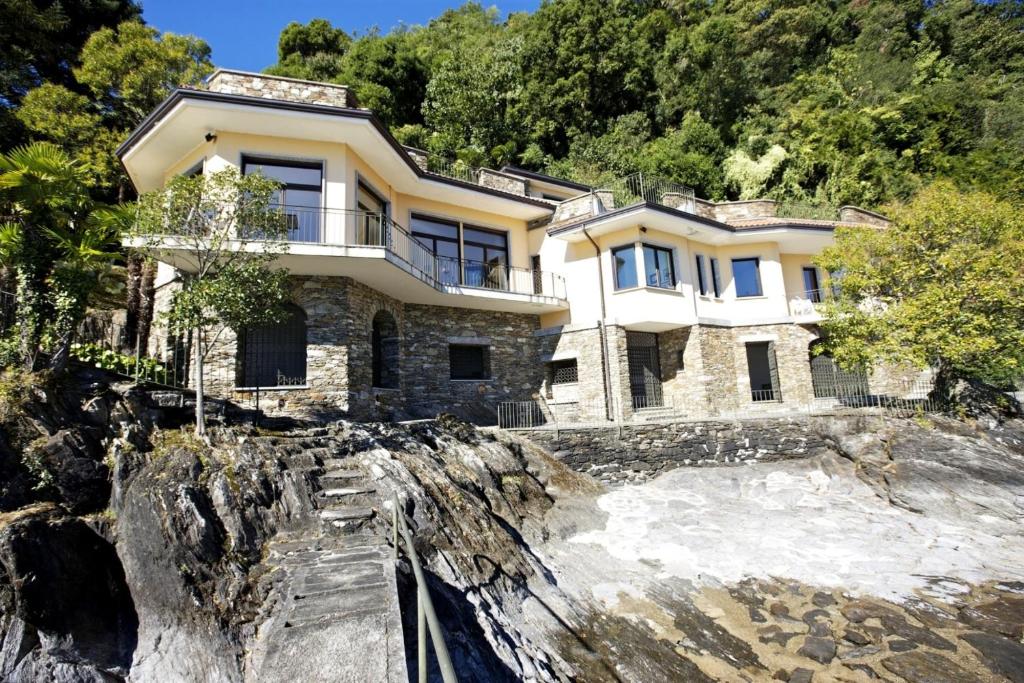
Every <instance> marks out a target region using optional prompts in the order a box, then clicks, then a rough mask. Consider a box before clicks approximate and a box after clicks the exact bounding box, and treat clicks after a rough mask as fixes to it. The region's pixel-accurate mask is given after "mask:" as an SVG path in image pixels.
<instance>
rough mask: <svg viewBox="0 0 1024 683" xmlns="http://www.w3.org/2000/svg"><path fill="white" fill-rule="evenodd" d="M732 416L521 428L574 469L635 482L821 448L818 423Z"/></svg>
mask: <svg viewBox="0 0 1024 683" xmlns="http://www.w3.org/2000/svg"><path fill="white" fill-rule="evenodd" d="M822 419H826V418H805V419H800V420H785V419H781V420H780V419H772V420H736V421H711V422H674V423H668V424H649V425H647V424H641V425H625V426H623V427H621V428H600V429H560V430H558V431H557V432H556V431H554V430H538V431H530V432H522V433H521V434H522V435H523V436H525V437H526V438H528V439H529V440H530V441H532V442H533V443H535V444H537V445H538V446H540V447H541V448H543V449H545V450H547V451H548V452H549V453H551V454H552V455H554V457H555V458H557V459H559V460H561V461H562V462H564V463H565V464H567V465H569V466H570V467H572V468H573V469H574V470H576V471H578V472H583V473H586V474H590V475H592V476H594V477H597V478H598V479H600V480H602V481H605V482H608V483H615V482H626V481H629V482H636V481H644V480H646V479H649V478H652V477H654V476H657V475H658V474H660V473H662V472H665V471H668V470H671V469H675V468H677V467H683V466H688V465H740V464H745V463H751V462H765V461H773V460H786V459H790V458H802V457H808V456H812V455H815V454H817V453H819V452H821V451H822V450H823V449H824V448H826V442H825V440H824V438H823V437H822V436H821V435H820V433H821V430H820V429H819V425H818V422H819V421H820V420H822Z"/></svg>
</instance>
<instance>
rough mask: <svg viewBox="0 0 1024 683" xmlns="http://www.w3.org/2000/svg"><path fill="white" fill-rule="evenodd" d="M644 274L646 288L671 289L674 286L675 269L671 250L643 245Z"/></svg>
mask: <svg viewBox="0 0 1024 683" xmlns="http://www.w3.org/2000/svg"><path fill="white" fill-rule="evenodd" d="M644 272H645V275H646V276H647V286H648V287H661V288H663V289H673V288H674V287H675V286H676V267H675V264H674V263H673V258H672V250H671V249H664V248H662V247H653V246H651V245H649V244H645V245H644Z"/></svg>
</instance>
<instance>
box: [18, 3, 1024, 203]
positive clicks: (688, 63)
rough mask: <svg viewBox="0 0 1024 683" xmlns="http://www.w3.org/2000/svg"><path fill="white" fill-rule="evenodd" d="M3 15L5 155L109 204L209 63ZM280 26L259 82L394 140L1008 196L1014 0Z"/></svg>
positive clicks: (198, 43) (1022, 13) (627, 7)
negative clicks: (272, 59)
mask: <svg viewBox="0 0 1024 683" xmlns="http://www.w3.org/2000/svg"><path fill="white" fill-rule="evenodd" d="M2 5H3V6H4V7H3V10H2V11H3V14H4V16H5V17H10V18H12V19H16V21H15V20H12V21H6V20H5V21H4V22H3V27H2V28H0V87H2V89H3V96H2V98H0V104H2V106H0V134H2V138H0V140H2V145H3V148H4V149H10V148H12V147H14V146H16V145H17V144H19V143H22V142H25V141H27V140H30V139H44V140H52V141H54V142H56V143H57V144H59V145H61V146H62V147H64V148H65V149H66V150H67V151H68V152H69V153H70V154H72V155H73V156H75V157H77V158H79V159H81V160H82V162H83V164H84V165H85V166H87V167H88V169H89V170H90V178H91V182H92V184H93V186H94V190H95V192H96V193H98V194H100V195H103V198H104V199H110V200H120V199H125V198H130V197H131V194H132V188H131V187H130V184H129V183H127V181H126V179H125V178H124V176H123V172H122V170H121V168H120V165H119V164H118V163H117V161H116V159H115V158H114V156H113V149H114V148H115V147H116V146H117V144H118V143H119V142H120V140H122V139H123V138H124V137H125V135H126V134H127V133H128V132H129V131H130V130H131V129H132V128H133V127H134V126H135V125H137V123H138V122H139V121H140V120H141V119H142V118H143V117H144V116H145V114H146V113H147V112H148V111H149V110H150V109H151V108H152V107H153V106H155V105H156V104H157V103H158V102H159V101H160V100H161V99H162V98H163V97H164V96H165V95H166V94H167V92H168V91H169V89H171V88H172V87H174V86H175V85H178V84H181V83H185V84H196V83H198V82H199V81H200V80H201V79H202V78H203V77H204V76H205V75H207V74H208V73H209V72H210V71H211V70H212V66H213V65H212V62H211V59H210V57H211V51H210V47H209V46H208V45H207V44H206V43H205V42H204V41H203V40H202V39H201V37H194V36H178V35H173V34H167V33H164V34H161V33H160V32H159V31H157V30H156V29H154V28H152V27H149V26H146V25H144V24H143V23H142V20H141V10H140V7H139V6H138V5H136V4H134V3H132V2H125V1H124V0H75V1H73V2H60V3H57V2H52V3H47V2H29V1H27V0H2ZM282 29H283V30H282V32H281V34H280V40H279V43H278V61H277V63H275V64H273V65H268V68H267V69H266V71H267V72H268V73H272V74H278V75H283V76H290V77H295V78H305V79H313V80H320V81H329V82H334V83H341V84H345V85H348V86H351V87H352V88H354V90H355V92H356V94H357V96H358V98H359V100H360V102H361V103H362V105H363V106H366V107H369V108H371V109H373V110H374V111H376V112H377V113H378V114H379V115H380V116H381V118H382V119H383V120H384V121H385V122H386V123H387V124H388V125H389V126H390V127H391V128H392V130H393V131H394V133H395V135H396V136H397V137H398V139H399V140H400V141H402V142H403V143H405V144H409V145H413V146H416V147H420V148H424V149H427V150H429V151H430V152H433V153H435V154H438V155H441V156H445V157H448V158H455V159H460V160H462V161H464V162H466V163H468V164H470V165H480V166H492V167H500V166H501V165H503V164H514V165H518V166H522V167H525V168H529V169H534V170H540V171H546V172H548V173H551V174H553V175H557V176H563V177H568V178H572V179H575V180H580V181H584V182H598V181H600V180H601V179H603V178H608V177H613V176H620V175H626V174H629V173H633V172H636V171H644V172H647V173H653V174H657V175H660V176H664V177H667V178H668V179H671V180H674V181H677V182H681V183H684V184H687V185H690V186H692V187H693V188H694V189H695V190H696V192H697V194H698V196H703V197H707V198H711V199H740V198H750V197H755V196H769V197H773V198H777V199H784V200H788V201H796V202H803V203H808V204H814V205H820V206H823V207H824V206H832V207H834V206H838V205H842V204H858V205H862V206H866V207H881V206H883V205H885V204H886V203H888V202H891V201H893V200H902V199H906V198H909V197H911V196H912V195H913V194H914V193H915V192H916V191H917V190H918V189H920V188H922V187H923V186H924V185H927V184H928V183H929V182H931V181H932V180H934V179H937V178H946V179H949V180H951V181H953V182H954V183H956V184H958V185H960V186H961V187H962V188H964V189H968V188H970V189H981V190H986V191H989V192H991V193H993V194H996V195H999V196H1002V197H1003V198H1005V199H1010V200H1016V199H1019V198H1020V197H1021V195H1022V193H1024V3H1022V2H1019V1H1012V0H997V1H993V2H980V1H976V0H940V1H938V2H921V1H917V0H880V1H872V2H867V1H866V0H853V1H850V2H839V1H835V0H811V1H810V2H797V1H795V0H719V1H710V2H709V1H706V0H705V1H701V2H695V1H693V0H610V1H609V0H546V1H545V2H544V3H543V4H542V5H541V7H540V8H539V9H538V10H537V11H536V12H533V13H515V14H512V15H509V16H508V17H504V16H503V15H502V14H501V13H500V12H499V11H498V10H497V9H496V8H486V7H484V6H482V5H480V4H477V3H467V4H465V5H463V6H462V7H460V8H458V9H453V10H449V11H446V12H445V13H443V14H442V15H441V16H439V17H437V18H435V19H433V20H432V21H430V22H429V23H428V24H426V25H423V26H399V27H396V28H393V29H391V30H389V31H386V32H384V31H380V30H376V29H373V30H369V31H367V32H364V33H360V34H359V35H351V34H349V33H347V32H345V31H344V30H342V29H340V28H337V27H335V26H333V25H331V23H330V22H328V21H326V20H322V19H316V20H313V21H311V22H309V23H308V24H299V23H292V24H289V25H287V26H284V27H282ZM5 34H6V35H5ZM223 66H226V67H230V66H232V65H230V64H225V65H223Z"/></svg>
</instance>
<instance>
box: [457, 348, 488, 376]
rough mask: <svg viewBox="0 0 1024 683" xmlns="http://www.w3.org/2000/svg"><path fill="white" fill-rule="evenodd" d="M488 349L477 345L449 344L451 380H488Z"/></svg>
mask: <svg viewBox="0 0 1024 683" xmlns="http://www.w3.org/2000/svg"><path fill="white" fill-rule="evenodd" d="M490 361H491V359H490V353H489V349H488V348H487V347H486V346H483V345H477V344H450V345H449V346H448V363H449V366H450V368H451V374H450V376H451V378H452V379H490V377H491V362H490Z"/></svg>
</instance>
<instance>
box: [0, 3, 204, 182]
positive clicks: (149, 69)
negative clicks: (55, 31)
mask: <svg viewBox="0 0 1024 683" xmlns="http://www.w3.org/2000/svg"><path fill="white" fill-rule="evenodd" d="M80 60H81V61H80V65H79V66H78V67H76V68H75V69H74V70H73V73H74V76H75V78H76V79H77V82H78V84H79V85H80V87H82V88H85V89H86V91H87V94H86V95H83V94H79V93H78V92H75V91H74V90H72V89H70V88H68V87H65V86H63V85H58V84H53V83H47V84H44V85H41V86H39V87H38V88H35V89H33V90H31V91H29V92H28V94H27V95H26V96H25V98H24V102H23V104H22V106H21V108H20V109H19V110H18V112H17V115H18V118H19V119H20V120H21V121H22V122H23V123H24V125H25V126H26V128H28V130H29V131H30V132H31V133H32V134H33V136H35V137H37V138H42V139H47V140H52V141H53V142H55V143H57V144H60V145H61V146H62V147H64V148H65V149H66V150H68V151H69V152H70V153H72V154H73V155H75V156H76V157H78V158H79V159H81V161H82V162H83V163H84V164H85V165H86V167H87V169H88V170H89V183H90V184H91V185H92V187H94V188H95V189H96V190H97V191H98V192H100V193H101V194H103V193H105V194H107V195H109V196H112V197H113V196H116V197H117V198H118V199H124V198H126V196H127V192H128V190H129V184H128V182H127V179H126V178H125V177H124V175H123V171H122V169H121V165H120V163H119V162H118V161H117V159H116V158H115V157H114V149H115V148H116V147H117V145H118V144H119V143H120V141H121V140H123V139H124V138H125V136H127V134H128V132H129V131H130V130H131V129H132V128H134V127H135V126H136V125H137V124H138V123H139V122H140V121H141V120H142V119H143V118H144V117H145V116H146V114H148V113H149V112H150V111H152V109H153V108H154V107H156V105H157V104H159V103H160V101H161V100H163V99H164V98H165V97H166V96H167V94H168V93H169V92H170V91H171V90H172V89H173V88H175V87H177V86H179V85H195V84H197V83H199V82H200V81H201V80H202V79H203V77H205V76H206V75H207V74H209V73H210V71H211V70H212V68H213V67H212V65H211V63H210V48H209V46H208V45H207V44H206V43H205V42H203V41H201V40H199V39H197V38H194V37H192V36H178V35H174V34H172V33H165V34H162V35H161V34H160V33H159V32H157V31H156V30H155V29H153V28H150V27H148V26H144V25H142V24H140V23H138V22H135V21H130V22H124V23H122V24H120V25H119V26H117V27H116V28H104V29H101V30H99V31H96V32H95V33H93V35H92V36H91V37H90V38H89V40H87V41H86V43H85V46H84V47H83V48H82V53H81V55H80Z"/></svg>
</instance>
